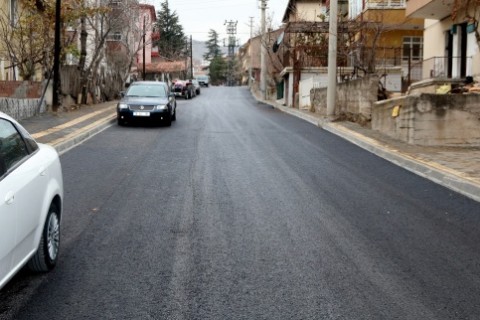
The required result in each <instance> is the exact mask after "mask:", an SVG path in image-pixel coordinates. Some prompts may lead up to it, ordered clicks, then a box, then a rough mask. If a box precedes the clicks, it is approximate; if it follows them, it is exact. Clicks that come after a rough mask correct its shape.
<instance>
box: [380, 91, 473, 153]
mask: <svg viewBox="0 0 480 320" xmlns="http://www.w3.org/2000/svg"><path fill="white" fill-rule="evenodd" d="M395 107H398V108H399V114H398V116H395V115H394V114H393V110H394V108H395ZM372 129H374V130H378V131H380V132H382V133H383V134H386V135H388V136H390V137H392V138H394V139H398V140H401V141H404V142H407V143H410V144H416V145H425V146H461V147H465V146H475V147H478V146H480V95H477V94H466V95H462V94H443V95H442V94H428V93H422V94H419V95H413V96H405V97H401V98H397V99H390V100H385V101H379V102H376V103H375V104H374V107H373V108H372Z"/></svg>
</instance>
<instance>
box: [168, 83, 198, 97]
mask: <svg viewBox="0 0 480 320" xmlns="http://www.w3.org/2000/svg"><path fill="white" fill-rule="evenodd" d="M172 91H173V92H174V93H175V97H182V98H185V99H192V98H193V97H194V96H195V91H194V88H193V85H192V83H191V82H189V81H185V80H176V81H175V82H174V83H173V85H172Z"/></svg>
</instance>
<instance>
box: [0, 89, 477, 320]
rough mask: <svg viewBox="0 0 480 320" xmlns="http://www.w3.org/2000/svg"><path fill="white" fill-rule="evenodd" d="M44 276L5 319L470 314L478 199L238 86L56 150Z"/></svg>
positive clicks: (3, 305)
mask: <svg viewBox="0 0 480 320" xmlns="http://www.w3.org/2000/svg"><path fill="white" fill-rule="evenodd" d="M61 160H62V164H63V170H64V180H65V194H66V198H65V216H64V220H63V225H62V227H63V229H62V231H63V242H62V246H61V256H60V261H59V264H58V266H57V268H56V269H55V270H54V271H53V272H51V273H49V274H46V275H33V274H31V273H30V272H28V271H26V270H25V271H22V272H21V273H20V274H19V275H18V276H16V277H15V278H14V279H13V280H12V281H11V282H10V283H9V284H8V285H7V286H6V287H5V288H4V289H3V290H2V291H1V292H0V318H2V319H19V320H20V319H36V320H41V319H478V316H479V314H480V250H479V249H478V244H479V243H480V232H479V230H480V204H479V203H476V202H474V201H472V200H469V199H467V198H465V197H463V196H460V195H458V194H455V193H453V192H452V191H450V190H447V189H445V188H443V187H440V186H438V185H435V184H433V183H432V182H429V181H427V180H424V179H422V178H420V177H418V176H415V175H414V174H412V173H410V172H408V171H406V170H403V169H402V168H399V167H396V166H394V165H392V164H391V163H389V162H387V161H384V160H382V159H380V158H378V157H376V156H374V155H372V154H370V153H368V152H366V151H364V150H362V149H360V148H358V147H356V146H354V145H352V144H350V143H348V142H346V141H344V140H342V139H340V138H338V137H337V136H334V135H332V134H330V133H328V132H326V131H323V130H322V129H319V128H317V127H315V126H313V125H311V124H309V123H306V122H303V121H302V120H299V119H297V118H294V117H291V116H289V115H286V114H283V113H281V112H279V111H278V110H275V109H272V108H271V107H269V106H266V105H262V104H258V103H256V102H255V101H254V100H253V99H252V98H251V97H250V95H249V93H248V90H247V89H245V88H219V87H211V88H205V89H203V91H202V94H201V95H200V96H198V97H196V98H194V99H193V100H187V101H184V100H180V101H179V102H178V115H177V121H176V122H174V123H173V124H172V126H171V127H155V126H133V127H118V126H116V125H114V126H112V127H111V128H109V129H107V130H106V131H104V132H102V133H101V134H99V135H97V136H95V137H93V138H92V139H91V140H89V141H87V142H85V143H84V144H82V145H80V146H78V147H76V148H74V149H72V150H71V151H69V152H67V153H66V154H64V155H63V156H62V157H61Z"/></svg>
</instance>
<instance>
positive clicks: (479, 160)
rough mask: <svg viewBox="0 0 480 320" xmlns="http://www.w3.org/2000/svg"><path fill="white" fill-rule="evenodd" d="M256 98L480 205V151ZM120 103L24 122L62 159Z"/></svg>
mask: <svg viewBox="0 0 480 320" xmlns="http://www.w3.org/2000/svg"><path fill="white" fill-rule="evenodd" d="M255 98H256V99H257V101H258V102H259V103H265V104H269V105H271V106H273V107H274V108H276V109H278V110H281V111H282V112H285V113H288V114H290V115H292V116H295V117H298V118H301V119H303V120H305V121H308V122H310V123H312V124H314V125H316V126H318V127H321V128H323V129H325V130H327V131H329V132H331V133H333V134H335V135H338V136H340V137H342V138H343V139H346V140H348V141H350V142H352V143H354V144H356V145H358V146H359V147H361V148H363V149H366V150H368V151H370V152H372V153H374V154H376V155H378V156H379V157H382V158H384V159H386V160H388V161H391V162H393V163H395V164H397V165H399V166H401V167H403V168H405V169H407V170H409V171H411V172H414V173H416V174H418V175H420V176H422V177H425V178H427V179H430V180H432V181H434V182H435V183H438V184H441V185H443V186H445V187H447V188H450V189H451V190H454V191H456V192H459V193H461V194H463V195H465V196H467V197H469V198H472V199H474V200H476V201H479V202H480V148H445V147H422V146H412V145H408V144H406V143H403V142H400V141H396V140H393V139H391V138H389V137H387V136H384V135H382V134H380V133H379V132H376V131H374V130H371V129H368V128H364V127H361V126H359V125H357V124H355V123H351V122H347V121H343V122H329V121H326V120H325V119H323V118H322V117H320V116H319V115H318V114H315V113H312V112H309V111H305V110H298V109H293V108H289V107H285V106H283V105H281V104H279V103H277V102H275V101H263V100H261V99H259V98H258V97H255ZM116 104H117V102H116V101H110V102H106V103H101V104H97V105H92V106H81V107H78V108H75V109H71V110H68V111H60V112H57V113H56V114H54V113H52V112H47V113H45V114H42V115H40V116H36V117H32V118H29V119H26V120H22V121H20V123H21V124H22V125H23V126H25V128H26V129H27V130H28V131H29V132H30V133H31V134H32V136H33V137H34V138H35V139H36V140H37V141H38V142H41V143H46V144H50V145H52V146H54V147H55V148H56V149H57V151H58V152H59V153H60V154H61V153H64V152H66V151H68V150H69V149H70V148H73V147H74V146H76V145H77V144H79V143H81V142H83V141H85V140H86V139H88V138H90V137H92V136H93V135H95V134H97V133H98V132H100V131H102V130H104V129H105V128H107V127H109V126H110V125H112V124H113V123H115V122H116V111H115V108H116Z"/></svg>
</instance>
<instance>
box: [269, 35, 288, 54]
mask: <svg viewBox="0 0 480 320" xmlns="http://www.w3.org/2000/svg"><path fill="white" fill-rule="evenodd" d="M284 35H285V32H282V33H280V35H279V36H278V38H277V41H275V43H274V44H273V48H272V50H273V52H277V51H278V48H279V47H280V44H281V43H282V41H283V37H284Z"/></svg>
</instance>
